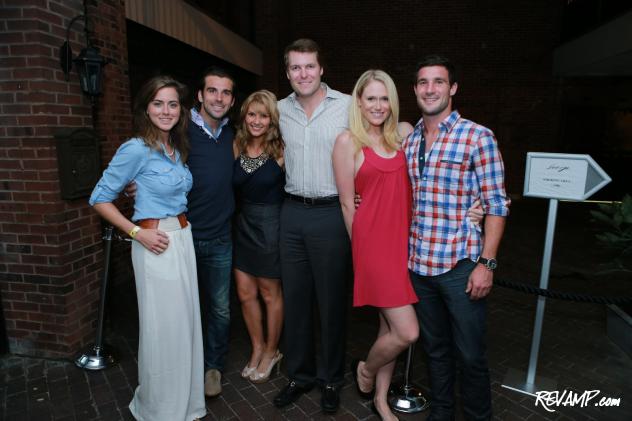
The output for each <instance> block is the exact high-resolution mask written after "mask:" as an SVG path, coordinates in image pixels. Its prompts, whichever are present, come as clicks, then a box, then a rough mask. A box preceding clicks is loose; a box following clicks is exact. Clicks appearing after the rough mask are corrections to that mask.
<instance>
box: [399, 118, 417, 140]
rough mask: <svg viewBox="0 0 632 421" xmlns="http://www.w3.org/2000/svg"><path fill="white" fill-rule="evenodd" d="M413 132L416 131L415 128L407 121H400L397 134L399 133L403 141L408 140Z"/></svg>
mask: <svg viewBox="0 0 632 421" xmlns="http://www.w3.org/2000/svg"><path fill="white" fill-rule="evenodd" d="M413 130H414V128H413V126H412V125H411V124H410V123H408V122H406V121H400V122H399V123H398V124H397V133H399V135H400V136H401V137H402V139H404V138H406V137H407V136H408V135H409V134H411V133H412V132H413Z"/></svg>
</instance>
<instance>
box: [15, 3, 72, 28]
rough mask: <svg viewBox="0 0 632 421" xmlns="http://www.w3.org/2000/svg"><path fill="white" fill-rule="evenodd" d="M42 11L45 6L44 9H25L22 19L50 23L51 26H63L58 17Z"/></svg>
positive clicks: (61, 20)
mask: <svg viewBox="0 0 632 421" xmlns="http://www.w3.org/2000/svg"><path fill="white" fill-rule="evenodd" d="M43 9H45V6H44V8H25V9H24V12H23V13H24V17H25V18H35V19H39V20H42V21H44V22H48V23H52V24H53V25H59V26H61V25H63V23H64V22H63V19H62V18H61V17H60V16H58V15H55V14H53V13H50V12H48V11H47V10H43Z"/></svg>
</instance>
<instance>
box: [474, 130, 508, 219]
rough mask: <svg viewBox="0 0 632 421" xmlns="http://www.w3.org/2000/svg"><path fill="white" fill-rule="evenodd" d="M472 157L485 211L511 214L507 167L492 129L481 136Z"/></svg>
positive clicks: (496, 213) (492, 213)
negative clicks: (506, 185)
mask: <svg viewBox="0 0 632 421" xmlns="http://www.w3.org/2000/svg"><path fill="white" fill-rule="evenodd" d="M472 159H473V162H474V170H475V172H476V177H477V178H478V180H479V185H480V192H481V197H482V203H483V208H484V210H485V213H486V214H488V215H495V216H507V215H509V205H510V204H511V200H510V199H509V197H508V196H507V193H506V191H505V168H504V165H503V160H502V156H501V155H500V150H499V149H498V144H497V143H496V139H495V137H494V134H493V133H492V132H491V131H486V132H485V133H483V134H482V135H481V136H480V137H479V139H478V144H477V147H476V148H474V152H473V156H472Z"/></svg>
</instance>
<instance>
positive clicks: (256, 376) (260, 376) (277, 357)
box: [250, 350, 283, 383]
mask: <svg viewBox="0 0 632 421" xmlns="http://www.w3.org/2000/svg"><path fill="white" fill-rule="evenodd" d="M282 359H283V354H281V353H280V352H279V351H278V350H277V352H276V354H274V357H272V360H270V365H269V366H268V368H267V369H266V371H264V372H263V373H259V372H258V371H257V370H255V371H254V372H253V373H252V374H251V375H250V381H251V382H253V383H265V382H267V381H268V380H269V379H270V374H271V373H272V369H273V368H274V366H276V368H277V370H276V371H277V374H279V373H280V372H281V360H282Z"/></svg>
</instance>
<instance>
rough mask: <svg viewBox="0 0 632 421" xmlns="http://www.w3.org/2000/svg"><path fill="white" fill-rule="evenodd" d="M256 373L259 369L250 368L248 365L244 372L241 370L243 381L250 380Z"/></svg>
mask: <svg viewBox="0 0 632 421" xmlns="http://www.w3.org/2000/svg"><path fill="white" fill-rule="evenodd" d="M255 371H257V367H256V366H255V367H248V364H246V366H245V367H244V369H243V370H241V378H242V379H249V378H250V376H251V375H252V373H254V372H255Z"/></svg>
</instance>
